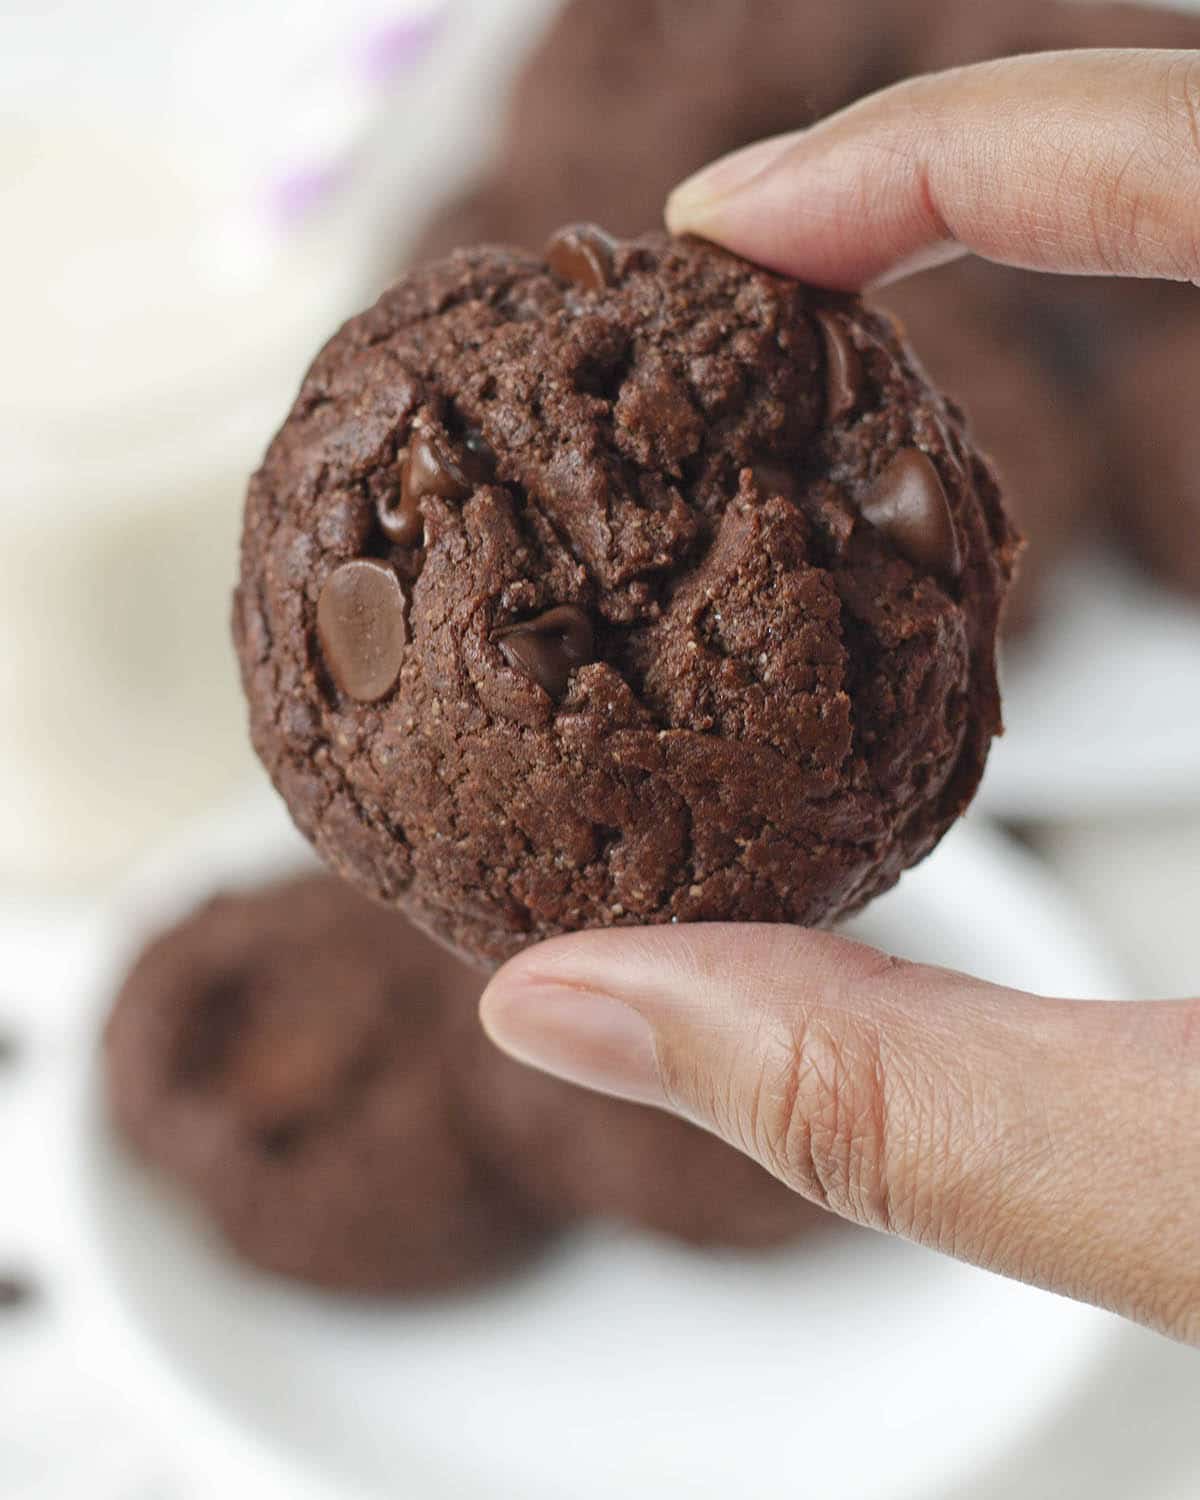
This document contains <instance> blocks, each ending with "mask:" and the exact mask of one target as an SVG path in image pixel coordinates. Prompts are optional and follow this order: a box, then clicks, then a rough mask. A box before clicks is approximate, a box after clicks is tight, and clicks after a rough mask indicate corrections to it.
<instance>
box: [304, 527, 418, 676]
mask: <svg viewBox="0 0 1200 1500" xmlns="http://www.w3.org/2000/svg"><path fill="white" fill-rule="evenodd" d="M317 634H318V635H319V637H320V641H321V651H322V653H323V655H324V657H325V665H326V666H327V667H328V668H329V674H330V676H331V677H332V678H333V680H334V682H336V683H337V685H338V687H339V688H341V690H342V692H343V693H345V694H346V695H347V696H348V697H351V698H354V699H356V700H357V701H358V702H359V703H374V702H375V701H376V699H378V698H382V697H383V696H384V695H385V694H386V693H388V692H390V691H391V689H392V687H393V686H394V684H395V681H396V678H397V677H398V676H399V675H400V665H401V663H402V661H403V660H404V647H405V645H406V644H407V642H408V627H407V625H406V623H405V619H404V590H403V588H402V587H401V585H400V579H399V578H398V577H397V576H396V572H395V570H394V569H393V568H391V567H389V566H388V564H387V563H382V562H376V561H375V560H374V559H373V558H369V557H360V558H356V559H355V560H354V561H353V562H348V563H343V564H342V566H341V567H340V568H335V569H334V571H333V572H332V573H331V574H330V575H329V577H328V578H327V579H326V580H325V586H324V587H323V588H322V590H321V596H320V598H319V599H318V600H317Z"/></svg>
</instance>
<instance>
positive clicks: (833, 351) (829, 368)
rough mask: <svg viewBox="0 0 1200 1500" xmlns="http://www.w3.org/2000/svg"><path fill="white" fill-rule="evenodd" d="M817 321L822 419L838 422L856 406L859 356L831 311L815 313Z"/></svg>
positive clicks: (859, 386)
mask: <svg viewBox="0 0 1200 1500" xmlns="http://www.w3.org/2000/svg"><path fill="white" fill-rule="evenodd" d="M817 322H818V323H819V324H820V326H821V337H822V338H823V339H824V341H825V420H826V421H827V422H840V421H841V419H842V418H843V417H848V416H849V415H850V413H851V412H852V411H853V410H854V408H855V407H856V406H857V405H858V402H859V397H860V396H861V394H862V378H863V366H862V356H861V355H860V354H859V352H858V350H857V349H856V348H855V347H854V345H853V344H852V343H851V342H850V337H849V335H848V334H847V332H846V330H845V328H844V327H843V326H842V323H841V321H840V320H839V319H838V318H836V317H834V315H833V313H831V312H819V313H818V314H817Z"/></svg>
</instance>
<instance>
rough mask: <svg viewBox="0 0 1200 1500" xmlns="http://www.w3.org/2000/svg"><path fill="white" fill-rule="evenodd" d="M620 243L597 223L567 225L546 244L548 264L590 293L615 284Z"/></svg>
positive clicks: (564, 278) (560, 274) (566, 278)
mask: <svg viewBox="0 0 1200 1500" xmlns="http://www.w3.org/2000/svg"><path fill="white" fill-rule="evenodd" d="M616 248H617V241H616V240H614V239H613V237H612V235H611V234H607V233H605V231H604V230H603V229H601V228H600V226H599V225H598V224H565V225H564V226H563V227H562V228H561V229H559V230H557V231H556V232H555V233H554V234H552V235H551V236H550V239H549V240H548V241H547V243H546V250H545V260H546V264H547V265H548V266H549V267H550V269H551V270H552V271H553V272H554V274H555V275H556V276H561V277H562V278H563V280H564V281H573V282H574V283H575V285H576V286H581V287H583V289H584V290H585V291H588V292H599V291H602V290H603V289H604V288H605V287H606V286H611V285H612V280H613V251H614V250H616Z"/></svg>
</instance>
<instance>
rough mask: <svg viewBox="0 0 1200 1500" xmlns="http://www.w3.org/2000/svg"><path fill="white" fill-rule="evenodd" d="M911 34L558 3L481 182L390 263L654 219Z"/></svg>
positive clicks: (885, 23)
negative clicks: (692, 178) (716, 164)
mask: <svg viewBox="0 0 1200 1500" xmlns="http://www.w3.org/2000/svg"><path fill="white" fill-rule="evenodd" d="M917 45H918V35H917V32H916V29H915V28H914V27H912V26H911V25H909V24H908V23H907V18H905V17H904V16H903V14H902V12H901V10H899V9H896V8H893V7H882V6H881V7H879V8H878V10H877V13H876V12H874V11H873V12H872V13H871V15H870V24H869V25H866V26H864V25H863V14H862V12H861V11H860V8H859V7H858V6H856V5H845V6H843V5H831V4H828V3H826V0H738V3H737V4H730V3H729V0H571V3H569V4H567V5H566V6H564V7H563V9H562V10H561V11H560V12H559V14H558V15H557V16H556V18H555V19H554V21H553V22H552V24H551V25H550V27H549V28H548V29H547V31H546V33H545V35H544V36H543V38H542V40H541V41H540V42H539V44H538V45H537V46H536V47H535V48H534V50H533V51H532V53H531V54H530V56H529V57H528V59H527V60H526V62H525V64H524V66H523V67H522V68H521V69H520V70H519V72H518V74H517V76H516V78H515V80H514V81H513V83H512V86H511V88H510V90H509V94H508V99H507V103H506V105H505V107H504V109H503V112H502V120H501V124H500V127H499V130H498V132H497V140H496V147H495V154H494V158H493V161H492V163H491V166H490V168H489V169H488V171H487V173H486V178H485V181H484V182H483V183H482V184H480V185H477V186H475V187H469V188H467V189H466V190H465V191H464V192H463V194H462V195H461V196H459V197H456V198H454V199H453V200H452V201H451V202H449V203H448V204H446V205H444V206H443V207H442V208H441V209H440V210H438V211H437V212H436V213H435V215H434V218H433V219H432V221H431V223H430V225H429V227H428V229H427V230H426V231H425V233H424V234H423V235H422V236H421V237H420V239H419V240H418V242H417V244H416V245H415V246H414V247H413V248H412V250H411V251H410V252H409V253H408V254H407V255H406V257H405V262H406V264H415V263H419V262H421V261H423V260H426V259H433V258H435V257H437V256H440V255H445V254H447V253H448V252H449V251H450V250H453V249H456V248H458V247H459V246H461V245H470V244H476V243H504V244H514V245H519V246H522V247H524V248H526V249H530V250H540V249H541V247H542V244H543V243H544V241H545V240H546V238H547V236H548V235H550V234H551V233H552V232H553V231H554V230H555V229H557V228H558V227H559V226H560V225H561V224H564V223H569V222H570V221H572V220H576V219H585V220H590V221H594V222H597V223H603V224H604V225H605V226H606V227H607V228H608V229H610V230H612V231H613V232H614V233H617V234H619V235H633V234H640V233H642V232H644V231H645V230H647V229H654V228H657V227H658V226H659V225H660V224H661V222H662V211H663V202H664V200H665V198H666V195H667V193H668V191H669V190H670V189H671V188H672V187H673V186H674V185H675V184H676V183H677V182H679V181H680V180H681V179H682V178H684V177H686V176H688V175H689V174H690V173H691V172H694V171H696V170H697V169H698V168H699V167H702V166H703V165H704V164H705V163H706V162H708V161H711V160H712V159H713V158H714V157H716V156H721V155H724V154H725V153H726V152H728V151H733V150H736V149H737V148H738V147H739V146H744V145H748V144H749V143H750V142H752V141H756V140H759V139H761V138H762V137H763V136H767V135H774V134H777V133H779V132H781V131H786V130H793V129H796V128H798V127H800V126H803V125H806V124H809V123H811V122H812V121H813V120H815V119H818V118H820V116H821V115H824V114H827V113H829V112H830V111H831V110H834V109H839V108H841V107H842V106H843V105H844V104H848V103H850V102H851V101H852V100H853V99H855V98H858V97H860V96H861V95H862V94H866V93H870V92H871V91H872V90H874V89H876V88H881V87H883V86H884V85H885V84H887V83H890V82H893V81H894V80H895V79H896V78H899V77H901V76H902V75H903V74H904V73H905V72H911V71H912V70H913V68H914V67H915V66H916V47H917Z"/></svg>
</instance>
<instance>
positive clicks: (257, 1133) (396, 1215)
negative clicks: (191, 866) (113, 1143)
mask: <svg viewBox="0 0 1200 1500" xmlns="http://www.w3.org/2000/svg"><path fill="white" fill-rule="evenodd" d="M478 989H479V980H478V977H477V976H475V975H473V974H471V972H470V971H469V970H467V969H465V968H463V967H462V966H461V965H460V964H458V963H457V962H456V961H455V960H454V959H452V958H451V957H450V956H449V955H448V954H446V953H445V952H443V951H442V950H441V949H440V948H438V947H437V946H436V945H435V944H434V943H433V942H432V941H431V940H430V939H428V938H425V937H423V936H422V935H421V934H419V933H417V932H416V931H415V930H414V929H412V928H410V927H409V926H408V925H407V923H405V922H404V921H403V920H402V919H400V918H398V917H397V916H396V915H395V914H394V913H392V912H389V911H387V910H385V909H384V908H382V907H376V906H373V905H371V904H370V903H369V902H367V901H365V900H363V899H362V897H360V896H358V895H357V894H355V892H353V891H352V890H351V889H350V888H349V887H348V886H346V885H344V884H343V883H342V882H341V881H339V880H336V879H334V878H332V877H330V876H326V875H306V876H302V877H299V878H295V879H291V880H286V881H282V882H280V883H279V884H276V885H271V886H266V887H263V888H261V889H259V890H256V891H252V892H249V893H240V894H230V895H223V896H218V897H216V898H215V899H213V900H211V901H209V902H208V903H207V904H206V905H205V906H202V907H201V908H200V909H199V910H198V911H196V912H195V913H193V914H192V915H191V916H189V917H187V918H186V919H185V920H184V921H182V922H181V923H179V924H178V925H177V926H176V927H174V928H172V929H171V930H170V931H168V932H166V933H163V934H162V935H161V936H159V937H158V938H156V939H155V940H154V941H153V942H152V943H151V944H150V945H149V947H148V948H147V949H146V950H145V951H144V952H143V954H142V955H141V957H140V958H139V959H138V961H137V963H136V964H135V965H134V967H133V969H132V971H131V972H130V974H129V976H128V978H127V979H126V980H125V983H124V985H123V987H122V989H121V992H120V995H119V997H118V999H117V1003H116V1006H115V1009H114V1011H113V1014H112V1017H111V1019H110V1021H109V1023H108V1028H107V1032H106V1037H105V1049H106V1063H107V1075H108V1096H109V1101H110V1106H111V1111H112V1114H113V1116H114V1118H115V1120H116V1122H117V1124H118V1125H119V1127H120V1129H121V1130H122V1132H123V1133H124V1135H125V1136H126V1137H127V1139H128V1140H129V1142H130V1143H131V1144H132V1145H133V1146H134V1147H135V1149H136V1150H137V1151H138V1152H139V1153H140V1154H141V1155H142V1156H143V1157H144V1158H146V1160H148V1161H149V1162H151V1163H152V1164H153V1165H154V1166H156V1167H158V1168H159V1169H160V1170H161V1171H163V1172H164V1173H165V1174H167V1175H168V1176H169V1177H171V1178H174V1179H176V1180H177V1181H178V1182H179V1183H180V1184H182V1185H183V1186H184V1187H185V1188H186V1189H187V1190H188V1192H189V1193H190V1194H191V1196H192V1197H193V1198H194V1199H195V1201H196V1202H197V1203H198V1204H199V1205H200V1206H201V1207H202V1209H203V1210H204V1211H205V1213H206V1214H207V1215H208V1217H209V1218H210V1219H211V1220H212V1221H213V1223H215V1225H216V1226H217V1228H218V1229H219V1230H220V1232H221V1234H222V1235H223V1236H224V1238H225V1239H226V1240H227V1241H228V1243H229V1244H230V1245H231V1246H232V1247H233V1248H234V1249H235V1250H236V1251H237V1252H238V1253H239V1254H240V1255H241V1256H243V1257H244V1258H245V1259H246V1260H248V1261H250V1262H252V1263H253V1264H255V1265H257V1266H260V1267H262V1268H263V1269H265V1270H268V1271H273V1272H276V1273H279V1274H281V1275H285V1276H289V1277H294V1278H298V1279H300V1280H303V1281H309V1282H313V1283H316V1284H318V1285H321V1286H324V1287H328V1288H333V1289H339V1290H351V1291H359V1292H404V1293H419V1292H427V1291H438V1290H450V1289H453V1288H456V1287H458V1286H460V1285H463V1284H467V1283H470V1282H473V1281H477V1280H479V1279H480V1278H482V1277H485V1276H488V1275H491V1274H494V1273H496V1272H498V1271H499V1270H501V1269H502V1268H505V1267H507V1266H509V1265H511V1264H512V1263H513V1262H515V1261H517V1260H519V1259H520V1258H522V1257H524V1256H525V1255H527V1254H528V1253H529V1252H530V1251H531V1250H533V1249H534V1248H536V1247H537V1246H538V1245H539V1244H540V1243H541V1242H542V1240H543V1238H544V1236H545V1233H546V1229H545V1226H544V1216H542V1215H541V1214H539V1213H536V1212H533V1211H531V1209H530V1208H529V1206H528V1205H527V1203H525V1202H524V1201H523V1200H522V1199H521V1198H520V1197H519V1196H518V1195H517V1194H515V1193H514V1192H513V1191H512V1190H511V1189H510V1188H509V1187H508V1185H507V1182H506V1181H504V1180H503V1179H502V1178H501V1177H500V1175H499V1174H498V1173H497V1172H496V1171H495V1170H494V1169H493V1168H492V1167H491V1166H489V1165H488V1163H487V1162H486V1161H484V1160H483V1159H482V1158H481V1157H480V1156H479V1155H478V1154H477V1153H476V1152H475V1151H474V1150H473V1148H472V1146H471V1144H470V1142H469V1141H468V1140H467V1139H466V1137H465V1135H464V1132H463V1128H462V1124H461V1120H460V1117H459V1112H458V1110H457V1107H456V1103H455V1099H456V1092H455V1087H454V1084H453V1081H452V1078H451V1071H450V1070H451V1064H452V1061H453V1059H452V1057H451V1049H450V1047H449V1045H448V1042H449V1038H450V1035H451V1033H452V1031H453V1032H456V1036H455V1046H456V1047H457V1048H461V1047H463V1046H468V1045H475V1046H477V1047H478V1049H479V1050H480V1051H483V1050H484V1049H485V1048H486V1049H488V1050H489V1052H490V1044H489V1043H488V1042H487V1041H486V1039H485V1038H484V1037H483V1035H482V1032H480V1031H479V1029H478V1025H477V1023H476V1024H475V1027H474V1031H472V1029H471V1027H468V1026H463V1025H461V1024H458V1023H460V1022H461V1021H462V1019H463V1017H464V1016H467V1015H469V1016H470V1017H471V1019H472V1021H473V1020H474V1016H473V1002H474V999H475V996H476V994H477V993H478Z"/></svg>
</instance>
